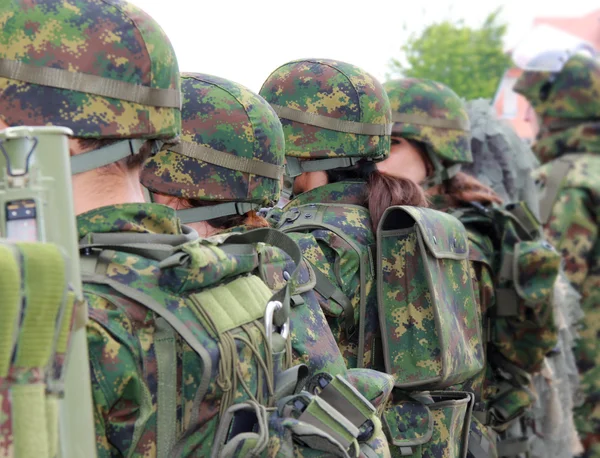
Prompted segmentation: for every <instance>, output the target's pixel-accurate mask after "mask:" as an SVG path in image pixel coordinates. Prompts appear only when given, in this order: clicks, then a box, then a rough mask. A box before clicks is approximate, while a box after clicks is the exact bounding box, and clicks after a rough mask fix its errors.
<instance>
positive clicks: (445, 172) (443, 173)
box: [421, 146, 461, 189]
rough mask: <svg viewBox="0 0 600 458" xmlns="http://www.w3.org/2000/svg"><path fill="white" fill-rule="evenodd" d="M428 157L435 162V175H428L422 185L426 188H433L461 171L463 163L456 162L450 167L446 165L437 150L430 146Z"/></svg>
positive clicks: (427, 149) (427, 150)
mask: <svg viewBox="0 0 600 458" xmlns="http://www.w3.org/2000/svg"><path fill="white" fill-rule="evenodd" d="M426 152H427V157H428V158H429V160H430V161H431V163H432V164H433V175H432V176H430V177H428V178H427V179H426V180H425V181H424V182H423V183H422V184H421V186H422V187H423V188H424V189H429V188H433V187H434V186H437V185H440V184H442V183H444V182H446V181H448V180H450V179H452V178H453V177H455V176H456V175H457V174H458V172H460V169H461V164H454V165H451V166H450V167H446V166H445V165H444V164H443V163H442V161H441V160H440V158H439V157H438V156H437V154H436V153H435V152H433V151H432V149H431V148H430V147H429V146H428V147H427V148H426Z"/></svg>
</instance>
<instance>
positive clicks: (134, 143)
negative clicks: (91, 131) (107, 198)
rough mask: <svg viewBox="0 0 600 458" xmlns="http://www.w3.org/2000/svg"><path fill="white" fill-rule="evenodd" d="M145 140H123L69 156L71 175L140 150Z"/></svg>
mask: <svg viewBox="0 0 600 458" xmlns="http://www.w3.org/2000/svg"><path fill="white" fill-rule="evenodd" d="M145 141H146V140H137V139H136V140H123V141H120V142H117V143H113V144H112V145H108V146H104V147H102V148H98V149H95V150H92V151H88V152H87V153H82V154H77V155H75V156H71V175H78V174H80V173H83V172H87V171H89V170H93V169H97V168H100V167H104V166H106V165H109V164H112V163H113V162H117V161H120V160H121V159H125V158H126V157H127V156H134V155H136V154H138V153H139V152H140V149H141V148H142V146H143V145H144V143H145Z"/></svg>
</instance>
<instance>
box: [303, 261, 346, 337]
mask: <svg viewBox="0 0 600 458" xmlns="http://www.w3.org/2000/svg"><path fill="white" fill-rule="evenodd" d="M312 267H313V271H314V273H315V279H316V281H317V283H316V284H315V288H314V289H315V291H316V292H317V293H319V294H320V295H321V296H323V298H325V299H333V300H334V301H335V302H337V303H338V304H340V305H341V306H342V309H343V310H344V312H343V314H344V328H345V330H346V335H347V337H350V335H351V331H352V329H353V328H354V308H353V307H352V303H351V302H350V300H349V299H348V297H347V296H346V295H345V294H344V293H343V291H342V290H340V289H339V288H338V287H337V286H335V285H334V284H333V283H332V282H331V281H330V280H329V278H327V276H326V275H325V274H324V273H323V272H321V271H320V270H319V269H318V268H317V266H312Z"/></svg>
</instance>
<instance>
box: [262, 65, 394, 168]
mask: <svg viewBox="0 0 600 458" xmlns="http://www.w3.org/2000/svg"><path fill="white" fill-rule="evenodd" d="M260 95H262V96H263V97H264V98H265V99H266V100H267V102H269V103H270V104H271V106H272V107H273V108H274V109H275V112H276V113H277V114H278V115H279V118H280V119H281V122H282V124H283V131H284V133H285V142H286V152H285V155H286V174H287V175H288V176H289V177H292V178H293V177H296V176H298V175H300V174H301V173H302V172H308V171H317V170H330V169H335V168H340V167H349V166H352V165H354V164H356V163H357V162H358V161H359V160H364V159H366V160H372V161H378V160H383V159H385V158H386V157H387V156H388V155H389V150H390V132H391V127H392V126H391V112H390V103H389V100H388V97H387V95H386V93H385V90H384V89H383V87H382V86H381V84H380V83H379V82H378V81H377V80H376V79H375V78H374V77H373V76H371V75H370V74H369V73H367V72H365V71H364V70H361V69H360V68H358V67H355V66H354V65H351V64H347V63H344V62H339V61H335V60H328V59H302V60H296V61H292V62H288V63H287V64H284V65H282V66H281V67H279V68H278V69H277V70H275V71H274V72H273V73H271V75H270V76H269V77H268V78H267V80H266V81H265V83H264V84H263V86H262V88H261V89H260ZM300 158H302V159H308V160H304V161H300V160H299V159H300Z"/></svg>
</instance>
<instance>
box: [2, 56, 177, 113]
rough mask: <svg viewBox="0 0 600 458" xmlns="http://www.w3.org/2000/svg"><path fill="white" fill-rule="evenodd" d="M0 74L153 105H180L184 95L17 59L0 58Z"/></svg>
mask: <svg viewBox="0 0 600 458" xmlns="http://www.w3.org/2000/svg"><path fill="white" fill-rule="evenodd" d="M0 76H1V77H4V78H8V79H12V80H17V81H23V82H25V83H31V84H39V85H41V86H49V87H54V88H57V89H66V90H69V91H77V92H84V93H86V94H94V95H99V96H102V97H110V98H113V99H119V100H125V101H127V102H133V103H139V104H140V105H146V106H151V107H164V108H178V109H180V108H181V94H180V92H179V91H178V90H177V89H159V88H154V87H149V86H143V85H141V84H132V83H127V82H125V81H118V80H114V79H112V78H105V77H103V76H98V75H90V74H89V73H81V72H74V71H70V70H63V69H61V68H52V67H39V66H37V65H32V64H27V63H25V62H21V61H18V60H11V59H6V58H3V59H0Z"/></svg>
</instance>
